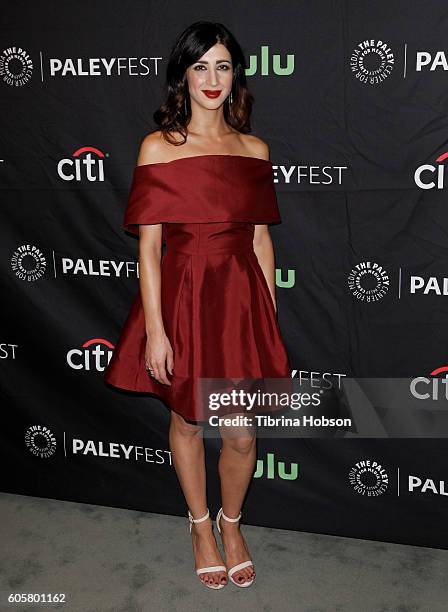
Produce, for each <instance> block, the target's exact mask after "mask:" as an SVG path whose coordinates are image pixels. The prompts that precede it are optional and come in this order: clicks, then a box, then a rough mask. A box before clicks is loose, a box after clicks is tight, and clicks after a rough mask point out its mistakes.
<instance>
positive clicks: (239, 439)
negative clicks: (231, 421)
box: [222, 434, 256, 455]
mask: <svg viewBox="0 0 448 612" xmlns="http://www.w3.org/2000/svg"><path fill="white" fill-rule="evenodd" d="M255 444H256V437H255V436H254V435H243V434H242V435H237V436H234V437H226V436H222V446H223V448H224V447H229V448H231V449H232V450H233V451H235V452H237V453H241V454H242V455H247V454H249V453H250V452H251V451H252V449H253V448H254V446H255Z"/></svg>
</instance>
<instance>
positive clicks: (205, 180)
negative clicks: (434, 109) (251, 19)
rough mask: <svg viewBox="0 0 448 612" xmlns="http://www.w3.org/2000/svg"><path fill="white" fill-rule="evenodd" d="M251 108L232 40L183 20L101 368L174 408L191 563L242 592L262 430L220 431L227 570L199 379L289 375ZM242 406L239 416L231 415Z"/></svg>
mask: <svg viewBox="0 0 448 612" xmlns="http://www.w3.org/2000/svg"><path fill="white" fill-rule="evenodd" d="M251 106H252V96H251V94H250V93H249V92H248V90H247V86H246V79H245V62H244V56H243V53H242V51H241V48H240V46H239V45H238V43H237V42H236V41H235V39H234V37H233V36H232V34H231V33H230V32H229V31H228V30H227V29H226V28H225V27H224V26H223V25H221V24H219V23H210V22H204V21H201V22H197V23H194V24H193V25H191V26H190V27H189V28H187V29H186V30H185V31H184V32H183V33H182V34H181V36H180V37H179V39H178V41H177V42H176V44H175V45H174V47H173V49H172V52H171V55H170V59H169V63H168V70H167V98H166V102H165V103H164V104H163V105H162V106H161V107H160V108H159V110H158V111H157V112H156V113H155V114H154V119H155V121H156V123H157V124H158V125H159V127H160V129H159V130H157V131H155V132H153V133H151V134H149V135H147V136H146V137H145V138H144V139H143V141H142V143H141V146H140V152H139V156H138V161H137V166H136V168H135V170H134V176H133V183H132V186H131V191H130V196H129V200H128V206H127V209H126V214H125V219H124V227H125V228H126V229H127V230H128V231H131V232H133V233H134V234H138V235H139V266H140V268H139V269H140V290H139V293H138V295H137V296H136V298H135V300H134V302H133V304H132V307H131V311H130V313H129V316H128V318H127V320H126V322H125V325H124V327H123V330H122V333H121V336H120V339H119V341H118V343H117V345H116V347H115V350H114V353H113V357H112V359H111V362H110V363H109V366H108V368H107V370H106V376H105V379H106V381H107V382H108V383H110V384H112V385H115V386H117V387H121V388H124V389H131V390H134V391H145V392H152V393H155V394H157V395H158V396H159V397H161V398H162V399H163V400H164V401H165V403H166V404H167V406H168V407H169V408H170V411H171V421H170V431H169V442H170V449H171V451H172V456H173V462H174V467H175V470H176V474H177V476H178V478H179V481H180V484H181V488H182V491H183V493H184V495H185V498H186V501H187V505H188V508H189V510H188V516H189V520H190V532H191V533H192V539H193V542H192V543H193V551H194V556H195V561H196V564H195V571H196V573H197V575H198V576H199V578H200V579H201V580H202V581H203V583H204V584H206V585H207V586H208V587H210V588H216V589H217V588H222V587H223V586H224V585H225V584H227V579H228V578H230V579H231V581H232V582H233V583H234V584H236V585H238V586H241V587H247V586H249V585H250V584H252V582H253V580H254V577H255V570H254V565H253V562H252V560H251V558H250V553H249V550H248V548H247V545H246V543H245V540H244V538H243V535H242V533H241V531H240V528H239V519H240V518H241V512H240V510H241V507H242V504H243V500H244V497H245V494H246V491H247V488H248V485H249V482H250V481H251V478H252V476H253V472H254V468H255V463H256V436H255V427H254V426H253V425H252V426H250V425H249V426H247V427H241V428H238V427H229V426H227V427H226V426H224V425H223V426H222V427H220V435H221V438H222V448H221V455H220V459H219V474H220V480H221V493H222V508H221V509H220V510H219V512H218V515H217V519H216V520H217V527H218V530H219V532H220V534H221V537H222V543H223V547H224V552H225V557H226V563H225V564H224V561H223V559H222V557H221V554H220V552H219V549H218V547H217V543H216V539H215V536H214V533H213V523H212V520H211V518H210V515H209V511H208V507H207V499H206V471H205V460H204V441H203V426H202V425H200V423H201V422H205V421H206V418H205V412H204V410H203V408H202V409H201V405H200V402H199V400H198V396H197V393H196V386H195V383H196V381H197V379H198V378H201V377H212V378H213V377H214V378H224V379H227V380H228V379H230V380H232V381H234V379H235V378H237V379H238V380H241V379H254V378H257V377H279V378H280V377H290V375H291V368H290V365H289V362H288V357H287V354H286V351H285V347H284V344H283V341H282V338H281V334H280V330H279V326H278V323H277V318H276V305H275V282H274V271H275V268H274V254H273V249H272V242H271V238H270V235H269V231H268V226H267V223H279V222H280V216H279V212H278V208H277V203H276V199H275V190H274V186H273V180H272V164H271V162H270V161H269V151H268V147H267V145H266V144H265V143H264V142H263V141H262V140H261V139H259V138H257V137H255V136H252V135H249V134H248V133H247V132H248V131H249V129H250V126H249V116H250V111H251ZM162 242H165V244H166V246H167V248H166V252H165V253H164V256H163V258H162V260H161V243H162ZM146 370H147V371H146ZM148 373H149V374H148ZM235 412H237V413H241V414H243V413H242V412H241V411H239V412H238V410H235V408H233V409H232V408H230V409H227V413H232V414H234V413H235ZM223 413H226V411H225V410H224V409H223ZM222 519H224V520H222Z"/></svg>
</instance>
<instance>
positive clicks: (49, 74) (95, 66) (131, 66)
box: [0, 45, 163, 87]
mask: <svg viewBox="0 0 448 612" xmlns="http://www.w3.org/2000/svg"><path fill="white" fill-rule="evenodd" d="M162 59H163V58H162V57H160V56H159V57H157V56H156V57H151V56H140V57H87V58H86V57H48V58H47V57H46V54H45V53H44V52H43V51H39V61H38V62H36V64H38V65H39V66H40V78H41V81H42V82H43V81H44V80H45V79H46V78H63V79H67V78H70V77H71V78H77V77H82V78H86V77H92V78H94V77H101V78H108V77H120V76H123V75H125V76H132V77H147V76H148V75H149V76H150V75H156V76H157V75H158V74H159V62H160V61H161V60H162ZM33 70H34V64H33V60H32V58H31V53H30V52H29V51H27V50H26V49H23V48H22V47H20V46H18V45H16V46H10V47H7V48H6V49H4V50H3V51H2V52H1V53H0V79H1V80H2V81H3V83H6V84H7V85H10V86H12V87H22V86H23V85H26V84H27V83H29V81H30V80H31V77H32V75H33Z"/></svg>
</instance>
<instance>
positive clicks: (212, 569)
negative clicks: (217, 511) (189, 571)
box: [188, 508, 227, 589]
mask: <svg viewBox="0 0 448 612" xmlns="http://www.w3.org/2000/svg"><path fill="white" fill-rule="evenodd" d="M209 516H210V512H209V509H208V508H207V514H204V516H201V518H198V519H194V518H193V515H192V514H191V512H190V511H189V510H188V519H189V521H190V533H191V529H192V527H193V523H202V522H203V521H206V520H207V519H208V517H209ZM226 571H227V568H226V567H225V565H212V566H211V567H201V568H199V569H197V570H195V572H196V574H197V575H198V576H199V574H206V573H207V572H226ZM201 582H202V583H203V584H205V586H206V587H208V588H209V589H222V588H223V587H225V586H226V584H222V583H221V584H217V585H215V584H207V583H206V582H204V580H201Z"/></svg>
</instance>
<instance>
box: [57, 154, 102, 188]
mask: <svg viewBox="0 0 448 612" xmlns="http://www.w3.org/2000/svg"><path fill="white" fill-rule="evenodd" d="M105 157H106V155H105V154H104V153H103V152H102V151H100V150H99V149H97V148H96V147H81V148H80V149H78V150H77V151H75V152H74V153H73V156H72V157H71V158H70V157H69V158H66V159H61V161H60V162H59V163H58V167H57V171H58V176H59V178H61V179H62V180H63V181H78V182H80V181H83V180H85V179H87V180H88V181H90V182H97V181H100V182H102V181H104V159H105Z"/></svg>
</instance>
